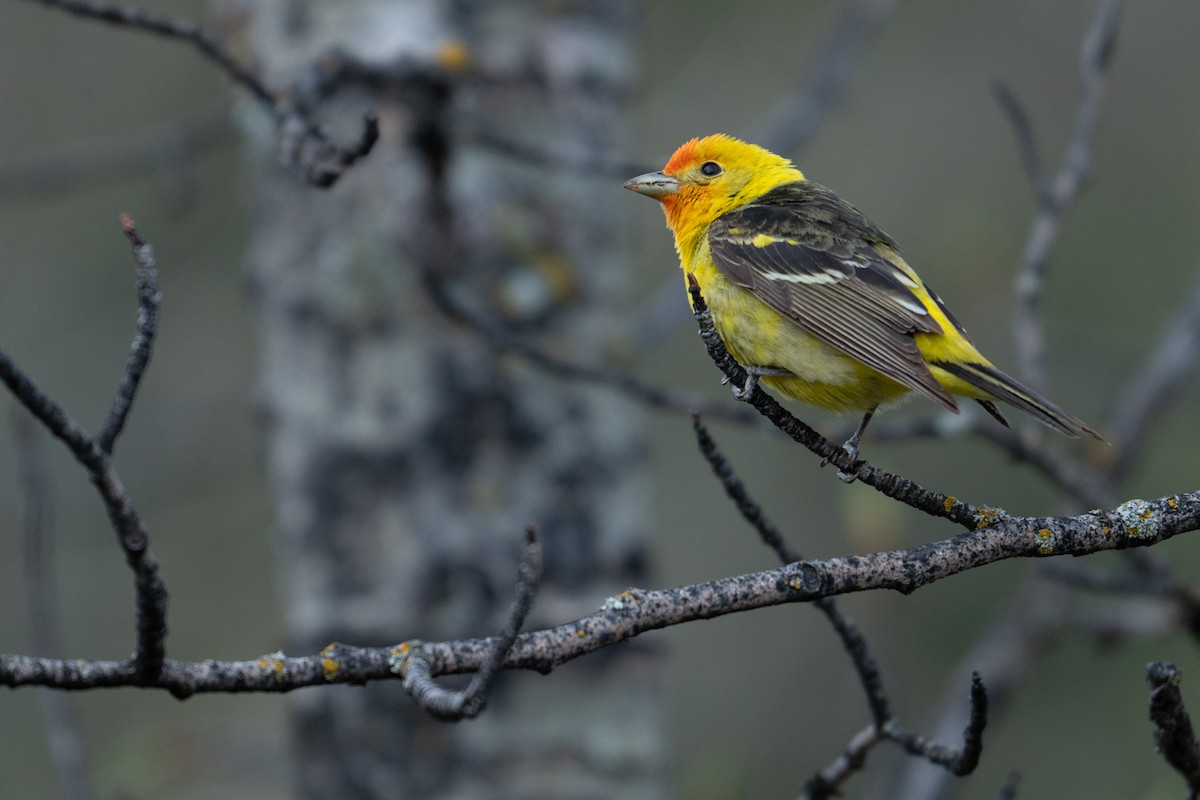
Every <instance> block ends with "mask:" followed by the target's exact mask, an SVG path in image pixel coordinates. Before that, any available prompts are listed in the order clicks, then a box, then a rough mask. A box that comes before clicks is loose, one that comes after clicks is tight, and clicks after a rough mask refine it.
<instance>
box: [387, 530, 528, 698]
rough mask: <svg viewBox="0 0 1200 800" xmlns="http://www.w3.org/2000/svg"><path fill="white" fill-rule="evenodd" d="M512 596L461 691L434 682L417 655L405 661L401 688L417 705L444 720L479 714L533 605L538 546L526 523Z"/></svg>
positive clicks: (425, 665)
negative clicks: (502, 620)
mask: <svg viewBox="0 0 1200 800" xmlns="http://www.w3.org/2000/svg"><path fill="white" fill-rule="evenodd" d="M519 575H520V580H519V581H518V582H517V590H516V597H515V598H514V600H513V603H512V606H511V608H510V609H509V612H508V621H507V622H506V623H505V625H504V631H503V633H501V634H500V636H499V637H498V638H497V639H496V642H495V644H494V645H493V646H492V649H491V652H489V653H488V657H487V660H485V661H484V662H483V665H482V666H481V667H480V668H479V671H478V672H476V673H475V675H474V676H473V677H472V678H471V682H470V683H469V684H468V685H467V687H466V688H465V689H463V690H461V691H457V692H454V691H448V690H446V689H443V688H441V687H440V686H438V685H437V683H435V682H434V680H433V677H432V675H430V674H429V671H428V668H427V667H428V665H427V664H425V663H423V661H422V660H421V658H420V657H419V656H418V657H415V658H412V659H410V660H409V661H408V663H407V665H406V669H405V671H404V690H405V691H406V692H408V694H409V696H410V697H412V699H413V701H414V702H415V703H416V704H417V706H418V707H419V708H421V709H423V710H425V711H428V712H429V713H430V714H432V715H433V716H435V717H439V718H441V719H447V720H461V719H471V718H474V717H477V716H479V714H480V713H482V712H483V709H484V708H485V707H486V706H487V702H488V697H489V695H490V693H491V689H492V685H493V684H494V683H495V681H496V677H497V676H498V675H499V674H500V670H501V669H502V667H503V664H504V659H505V658H507V657H508V653H509V651H510V650H512V646H513V643H514V642H516V640H517V636H518V635H519V634H520V633H521V627H522V626H523V625H524V624H525V619H526V617H528V616H529V612H530V610H531V609H532V608H533V600H534V597H535V596H536V595H537V589H538V582H539V581H540V580H541V577H542V549H541V546H540V545H539V544H538V541H537V531H536V529H535V528H534V527H533V526H532V525H530V526H529V527H527V528H526V529H525V550H524V554H523V555H522V557H521V565H520V568H519Z"/></svg>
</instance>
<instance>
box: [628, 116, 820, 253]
mask: <svg viewBox="0 0 1200 800" xmlns="http://www.w3.org/2000/svg"><path fill="white" fill-rule="evenodd" d="M803 178H804V176H803V175H802V174H801V173H800V171H799V170H797V169H796V168H795V167H793V166H792V163H791V162H790V161H788V160H787V159H785V158H780V157H779V156H777V155H775V154H774V153H771V152H769V151H767V150H764V149H762V148H761V147H758V146H756V145H752V144H747V143H746V142H743V141H741V140H739V139H734V138H733V137H731V136H726V135H725V134H721V133H717V134H713V135H712V136H705V137H704V138H700V139H691V140H690V141H687V142H684V143H683V144H682V145H680V147H679V148H678V149H677V150H676V151H675V152H674V154H672V156H671V158H670V159H669V160H668V161H667V165H666V166H665V167H663V169H662V171H661V172H648V173H646V174H645V175H639V176H638V177H636V178H633V179H631V180H629V181H626V183H625V188H626V189H629V190H631V191H634V192H638V193H639V194H644V195H646V196H647V197H653V198H654V199H655V200H658V201H659V202H660V203H662V206H663V211H664V212H666V215H667V225H668V226H669V227H670V228H671V229H672V230H674V231H675V232H676V233H677V234H678V233H679V232H680V231H681V230H685V229H690V228H693V227H696V226H707V225H708V224H709V223H711V222H712V221H713V220H714V219H716V218H717V217H719V216H721V214H724V213H725V212H726V211H729V210H730V209H733V208H736V207H738V206H740V205H742V204H743V203H745V202H747V201H748V200H750V199H752V198H754V197H757V196H758V195H760V194H762V193H763V192H765V191H767V190H768V189H769V188H770V187H771V186H774V185H776V184H777V183H779V182H780V181H781V180H802V179H803Z"/></svg>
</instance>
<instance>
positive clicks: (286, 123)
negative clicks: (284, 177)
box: [33, 0, 379, 188]
mask: <svg viewBox="0 0 1200 800" xmlns="http://www.w3.org/2000/svg"><path fill="white" fill-rule="evenodd" d="M33 2H37V3H40V4H41V5H43V6H46V7H47V8H53V9H57V10H59V11H63V12H66V13H68V14H72V15H75V16H78V17H84V18H87V19H94V20H98V21H100V22H105V23H108V24H110V25H115V26H117V27H121V28H129V29H132V30H138V31H143V32H146V33H151V34H154V35H156V36H162V37H164V38H167V39H173V40H175V41H179V42H183V43H185V44H188V45H190V46H191V47H193V48H195V50H196V51H197V52H199V53H200V54H201V55H202V56H204V57H205V58H206V59H208V60H209V61H211V62H212V63H213V64H215V65H216V66H217V67H218V68H219V69H220V70H221V71H222V72H224V73H225V74H226V75H228V76H229V77H230V78H231V79H232V80H233V82H234V83H236V84H237V85H239V86H241V87H242V88H243V89H245V90H246V91H247V92H248V93H249V94H250V96H251V97H252V98H254V100H255V101H256V102H257V103H258V105H259V106H260V107H262V108H263V109H264V110H266V111H267V113H269V114H270V115H271V117H272V119H274V120H275V124H276V127H277V128H278V131H279V136H280V140H281V151H282V153H283V155H284V160H285V162H286V163H287V164H289V165H292V166H295V167H297V168H298V169H299V170H300V171H301V172H302V173H303V175H304V177H305V179H306V180H307V181H308V182H309V183H310V184H312V185H313V186H316V187H318V188H328V187H330V186H332V185H333V184H334V183H336V182H337V180H338V178H340V177H341V176H342V175H343V174H344V173H345V172H346V170H347V169H349V168H350V167H351V166H352V165H354V164H355V163H357V162H358V160H359V159H361V158H362V157H363V156H365V155H367V154H368V153H369V152H370V151H371V149H372V148H373V147H374V146H375V143H376V142H377V141H378V140H379V120H378V119H377V117H376V116H375V113H374V112H368V113H367V114H365V115H364V116H363V123H362V128H361V130H360V132H359V135H358V138H357V139H355V140H354V141H353V142H351V143H350V144H348V145H338V144H335V143H333V142H331V141H330V140H329V138H328V137H327V136H326V135H325V133H324V131H322V130H321V128H320V126H319V125H317V123H316V122H315V121H314V120H313V118H312V116H311V115H310V113H309V111H308V109H301V108H299V107H296V106H291V105H290V104H289V103H288V102H286V101H285V100H284V99H283V98H282V97H281V96H280V95H279V93H277V92H276V91H274V90H272V89H271V88H270V87H268V86H267V85H266V83H265V82H264V81H263V80H262V79H261V78H259V76H258V75H256V74H255V73H254V72H253V71H251V70H250V69H248V68H246V67H243V66H242V65H240V64H238V63H237V61H236V60H235V59H234V58H233V56H231V55H230V54H229V52H228V51H227V50H226V49H225V48H224V47H223V46H222V45H221V44H220V43H218V42H217V41H216V40H215V39H213V38H212V37H210V36H209V35H208V34H207V33H205V32H204V31H203V30H202V29H201V28H200V26H199V25H197V24H196V23H195V22H193V21H191V20H186V19H168V18H167V17H162V16H158V15H156V14H152V13H150V12H148V11H145V10H143V9H140V8H136V7H121V6H114V5H109V4H108V3H101V2H95V0H33Z"/></svg>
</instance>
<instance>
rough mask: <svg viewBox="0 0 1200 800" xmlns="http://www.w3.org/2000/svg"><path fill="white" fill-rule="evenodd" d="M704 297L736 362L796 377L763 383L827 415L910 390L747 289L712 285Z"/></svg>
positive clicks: (765, 379)
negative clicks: (843, 350) (781, 313)
mask: <svg viewBox="0 0 1200 800" xmlns="http://www.w3.org/2000/svg"><path fill="white" fill-rule="evenodd" d="M722 284H724V285H722ZM704 298H705V301H706V302H707V303H708V306H709V308H711V309H712V312H713V319H714V320H715V322H716V325H717V331H718V333H720V334H721V338H722V340H724V342H725V347H726V348H727V349H728V350H729V352H730V354H731V355H732V356H733V357H734V358H736V359H737V360H738V362H739V363H741V364H742V365H744V366H751V365H752V366H759V367H782V368H783V369H786V370H787V371H789V372H791V373H792V375H793V376H795V377H774V376H766V377H763V379H762V382H763V383H764V384H766V385H767V386H770V387H771V388H774V389H777V390H778V391H780V392H781V393H783V394H785V395H787V396H788V397H792V398H794V399H796V400H800V401H801V402H804V403H808V404H810V405H814V406H817V407H819V408H824V409H827V410H829V411H835V412H841V411H867V410H870V409H873V408H875V407H876V406H879V405H881V404H884V403H887V402H889V401H891V400H895V399H896V398H899V397H900V396H902V395H904V394H905V393H907V392H908V391H909V390H908V389H907V388H906V387H904V386H901V385H900V384H899V383H896V382H895V381H893V380H892V379H891V378H888V377H886V376H884V375H882V374H881V373H879V372H877V371H876V370H874V369H871V368H870V367H868V366H866V365H865V364H863V363H862V362H860V361H858V360H857V359H854V358H851V357H850V356H848V355H846V354H845V353H843V352H841V351H840V350H837V349H835V348H833V347H830V346H829V345H827V344H825V343H824V342H822V341H821V340H820V339H818V338H817V337H815V336H813V335H812V334H810V333H808V332H807V331H806V330H804V329H803V328H801V327H800V326H799V325H797V324H795V323H793V322H791V321H790V320H787V319H785V318H784V317H782V316H780V315H779V314H777V313H776V312H775V311H774V310H772V309H771V308H770V307H769V306H767V305H766V304H765V303H763V302H762V301H761V300H759V299H758V298H757V297H755V296H754V295H753V294H752V293H751V292H750V291H749V290H747V289H743V288H742V287H740V286H736V285H734V284H731V283H728V282H724V281H716V282H713V283H711V284H710V285H709V287H708V288H707V290H706V291H705V293H704Z"/></svg>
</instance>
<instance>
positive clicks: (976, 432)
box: [834, 411, 1112, 508]
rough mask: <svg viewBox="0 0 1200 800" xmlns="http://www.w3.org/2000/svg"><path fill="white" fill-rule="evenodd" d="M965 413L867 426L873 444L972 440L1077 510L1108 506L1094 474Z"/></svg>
mask: <svg viewBox="0 0 1200 800" xmlns="http://www.w3.org/2000/svg"><path fill="white" fill-rule="evenodd" d="M967 413H968V412H967V411H964V413H963V414H957V415H956V414H953V413H951V412H948V411H947V412H945V413H939V414H937V415H936V416H933V417H926V418H923V419H912V420H904V421H891V420H888V421H884V422H879V423H875V424H873V425H872V426H871V438H872V440H874V441H876V442H899V441H906V440H908V439H918V438H927V439H952V438H957V437H961V436H965V435H971V436H976V437H978V438H980V439H984V440H986V441H987V442H990V443H991V444H993V445H995V446H996V447H998V448H999V449H1000V450H1002V451H1003V452H1006V453H1008V454H1009V455H1010V456H1012V457H1013V458H1014V459H1016V460H1017V461H1021V462H1023V463H1026V464H1028V465H1030V466H1031V467H1033V468H1034V469H1036V470H1037V471H1038V472H1040V473H1041V474H1042V475H1043V476H1044V477H1045V478H1047V479H1048V480H1049V481H1050V482H1051V483H1052V484H1054V486H1056V487H1057V488H1058V489H1060V490H1062V492H1063V493H1064V494H1066V495H1067V497H1069V498H1071V499H1072V500H1074V501H1075V502H1076V503H1077V504H1078V506H1079V507H1081V508H1096V507H1099V506H1105V505H1109V504H1110V503H1111V502H1112V499H1111V498H1110V497H1108V495H1107V494H1105V493H1104V492H1102V491H1101V489H1100V488H1099V487H1100V486H1101V484H1102V482H1103V480H1104V478H1103V477H1102V476H1101V474H1100V473H1099V472H1098V471H1097V470H1094V469H1091V468H1089V467H1088V466H1087V465H1085V464H1082V463H1080V462H1078V461H1075V460H1073V459H1071V458H1069V457H1067V456H1065V455H1063V454H1062V453H1061V452H1060V451H1058V450H1055V449H1053V448H1052V447H1050V446H1049V445H1048V444H1047V443H1046V440H1045V439H1044V438H1043V437H1041V436H1038V435H1031V434H1028V433H1025V432H1022V431H1017V430H1013V429H1011V428H1003V427H1001V426H999V425H996V424H995V423H994V422H993V421H992V420H991V419H989V418H985V417H982V416H981V415H978V414H974V411H971V412H970V413H972V414H974V416H972V417H970V418H967V417H966V414H967ZM853 432H854V430H853V428H850V429H848V430H846V431H845V432H844V433H839V434H838V435H837V436H836V437H834V438H835V439H840V438H844V437H848V436H849V435H850V434H851V433H853Z"/></svg>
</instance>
